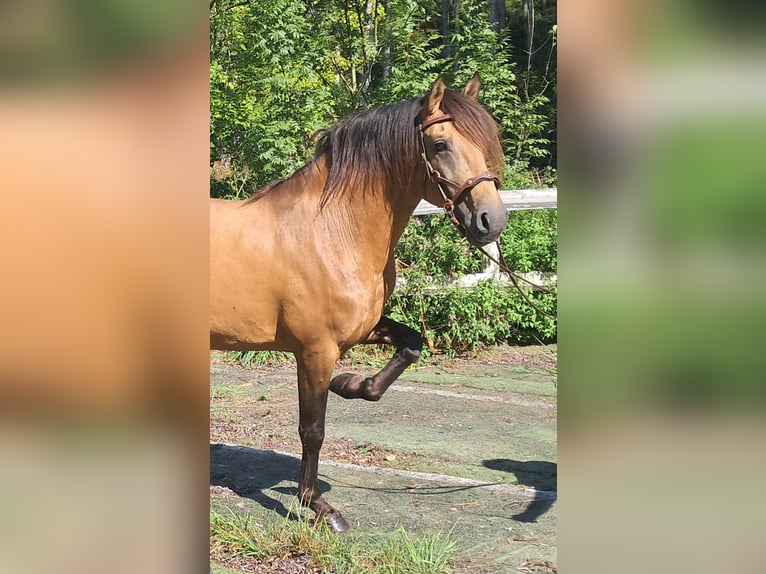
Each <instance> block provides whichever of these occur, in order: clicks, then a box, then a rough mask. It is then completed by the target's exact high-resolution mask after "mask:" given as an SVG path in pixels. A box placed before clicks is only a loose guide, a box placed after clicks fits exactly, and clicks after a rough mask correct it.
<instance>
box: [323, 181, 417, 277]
mask: <svg viewBox="0 0 766 574" xmlns="http://www.w3.org/2000/svg"><path fill="white" fill-rule="evenodd" d="M316 175H318V176H319V178H318V179H320V180H322V184H323V183H324V181H323V180H324V179H326V173H321V174H316ZM422 186H423V183H422V179H421V178H418V177H417V176H416V177H413V178H412V182H411V183H410V185H409V188H408V189H405V190H396V189H380V190H378V191H377V192H375V193H363V192H360V193H351V194H349V195H348V196H347V197H341V198H336V199H334V200H330V203H329V204H328V205H327V206H326V208H325V209H327V210H328V215H329V216H330V219H329V221H331V222H333V220H334V222H333V225H334V226H336V231H337V232H338V233H339V234H340V235H341V237H342V238H343V240H344V241H350V242H353V244H354V245H355V246H358V247H359V248H360V249H363V250H364V251H365V252H366V253H367V254H368V255H369V256H370V257H371V258H372V259H373V260H375V261H376V264H375V267H380V268H381V269H383V268H384V267H385V265H386V264H387V263H388V262H389V261H390V259H391V258H392V257H393V251H394V247H395V246H396V244H397V243H398V241H399V238H400V237H401V235H402V233H403V232H404V228H405V227H406V226H407V223H408V222H409V219H410V217H411V216H412V212H413V211H414V210H415V207H417V205H418V203H419V201H420V199H422V197H423V189H422Z"/></svg>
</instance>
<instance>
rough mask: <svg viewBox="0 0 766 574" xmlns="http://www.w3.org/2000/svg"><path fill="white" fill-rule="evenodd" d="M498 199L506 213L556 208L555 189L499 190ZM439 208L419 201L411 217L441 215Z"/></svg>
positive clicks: (441, 210) (441, 211)
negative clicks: (500, 200)
mask: <svg viewBox="0 0 766 574" xmlns="http://www.w3.org/2000/svg"><path fill="white" fill-rule="evenodd" d="M500 199H502V200H503V204H504V205H505V207H506V209H508V211H518V210H520V209H556V208H557V207H558V199H557V190H556V188H555V187H553V188H548V189H511V190H501V191H500ZM443 211H444V210H443V209H442V208H441V207H436V206H435V205H431V204H430V203H428V202H427V201H421V202H420V203H419V204H418V206H417V207H416V208H415V212H414V213H413V214H412V215H436V214H438V213H443Z"/></svg>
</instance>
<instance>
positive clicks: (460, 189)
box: [418, 114, 500, 219]
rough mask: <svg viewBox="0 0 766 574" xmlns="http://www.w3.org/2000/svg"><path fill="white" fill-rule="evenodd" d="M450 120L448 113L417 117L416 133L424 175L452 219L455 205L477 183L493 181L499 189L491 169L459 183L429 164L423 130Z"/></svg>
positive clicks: (497, 179) (462, 199)
mask: <svg viewBox="0 0 766 574" xmlns="http://www.w3.org/2000/svg"><path fill="white" fill-rule="evenodd" d="M452 121H455V120H454V118H453V117H452V116H451V115H449V114H442V115H441V116H437V117H435V118H431V119H430V120H427V121H425V122H424V121H422V120H420V118H418V134H419V138H420V156H421V157H422V158H423V163H425V166H426V176H427V177H428V179H429V180H430V181H431V182H432V183H435V184H436V187H437V188H438V189H439V193H441V195H442V198H443V199H444V211H446V212H447V215H449V216H450V218H452V219H454V218H455V215H454V213H455V206H456V205H458V204H459V203H460V202H461V201H464V200H465V198H466V197H468V192H470V191H471V190H472V189H473V188H474V187H476V186H477V185H479V184H480V183H481V182H482V181H493V182H495V188H496V189H499V188H500V178H498V177H497V175H495V174H494V173H492V172H491V171H489V170H487V171H485V172H484V173H481V174H479V175H477V176H476V177H470V178H468V179H467V180H465V181H464V182H463V183H462V184H459V183H457V182H455V181H452V180H451V179H447V178H446V177H444V176H442V174H440V173H439V171H438V170H437V169H435V168H434V166H433V165H432V164H431V161H430V160H429V159H428V155H427V154H426V142H425V137H424V134H423V132H424V131H425V130H426V129H428V128H429V127H431V126H432V125H434V124H440V123H442V122H452ZM448 189H451V190H452V194H451V195H450V193H448V191H447V190H448Z"/></svg>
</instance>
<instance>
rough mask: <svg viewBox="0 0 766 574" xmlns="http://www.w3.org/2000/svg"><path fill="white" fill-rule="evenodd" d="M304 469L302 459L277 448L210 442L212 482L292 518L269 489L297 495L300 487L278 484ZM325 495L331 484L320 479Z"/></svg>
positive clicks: (292, 478)
mask: <svg viewBox="0 0 766 574" xmlns="http://www.w3.org/2000/svg"><path fill="white" fill-rule="evenodd" d="M299 471H300V460H298V459H296V458H294V457H291V456H286V455H283V454H279V453H277V452H274V451H268V450H256V449H252V448H246V447H240V446H231V445H225V444H211V445H210V484H211V485H213V486H224V487H226V488H228V489H230V490H231V491H233V492H235V493H236V494H237V495H239V496H241V497H243V498H249V499H250V500H254V501H255V502H257V503H258V504H260V505H261V506H262V507H263V508H265V509H266V510H271V511H274V512H277V513H278V514H280V515H281V516H283V517H285V518H288V517H292V514H291V513H290V511H289V510H288V509H287V508H286V507H285V505H284V504H283V503H282V502H281V501H279V500H277V499H275V498H272V497H271V496H269V495H268V494H266V491H267V490H272V491H276V492H280V493H282V494H285V495H289V496H296V494H297V488H296V487H277V485H278V484H279V483H281V482H284V481H285V480H295V479H297V477H298V473H299ZM317 486H318V487H319V490H320V492H321V493H322V494H324V493H326V492H328V491H329V490H330V485H329V484H327V483H326V482H324V481H322V480H319V481H317Z"/></svg>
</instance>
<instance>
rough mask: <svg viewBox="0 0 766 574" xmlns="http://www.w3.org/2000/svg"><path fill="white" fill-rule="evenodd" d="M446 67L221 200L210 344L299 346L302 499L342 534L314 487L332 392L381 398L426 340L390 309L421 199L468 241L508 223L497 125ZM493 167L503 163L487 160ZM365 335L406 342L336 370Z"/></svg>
mask: <svg viewBox="0 0 766 574" xmlns="http://www.w3.org/2000/svg"><path fill="white" fill-rule="evenodd" d="M480 85H481V84H480V79H479V76H478V74H477V75H475V76H474V77H473V78H472V79H471V80H469V81H468V83H467V84H466V85H465V87H464V88H463V90H461V91H459V92H458V91H452V90H448V89H447V88H446V86H445V83H444V80H443V79H442V78H441V77H439V78H438V79H437V80H436V81H435V82H434V83H433V85H432V86H431V89H430V91H429V92H428V93H427V94H426V95H425V96H424V97H421V98H414V99H411V100H408V101H404V102H400V103H397V104H392V105H388V106H384V107H379V108H375V109H371V110H367V111H362V112H357V113H356V114H354V115H351V116H350V117H348V118H346V119H344V120H341V121H340V122H339V123H337V124H336V125H335V126H334V127H332V128H330V129H328V130H325V131H324V132H322V133H321V135H320V136H319V138H318V141H317V144H316V149H315V153H314V156H313V158H312V159H311V161H309V162H308V163H307V164H306V165H304V166H303V167H302V168H300V169H298V170H297V171H296V172H295V173H294V174H293V175H292V176H290V177H289V178H288V179H286V180H279V181H277V182H272V183H271V184H268V185H267V186H266V187H265V188H263V189H261V190H260V191H258V192H256V193H255V194H254V195H253V196H252V197H251V198H249V199H247V200H239V201H232V200H221V199H211V208H210V277H211V284H210V304H211V316H210V347H211V349H215V350H240V351H246V350H271V351H286V352H290V353H292V354H293V355H294V356H295V359H296V364H297V375H298V402H299V425H298V433H299V436H300V439H301V444H302V451H303V454H302V458H301V470H300V476H299V480H298V492H297V494H298V498H299V500H300V503H301V505H302V506H303V507H308V508H310V509H311V510H313V511H314V513H315V519H314V520H315V522H316V523H320V522H321V521H325V522H326V524H327V525H328V526H329V527H330V528H331V529H332V530H333V531H335V532H344V531H346V530H348V528H349V525H348V523H347V522H346V520H345V519H344V518H343V516H342V515H341V513H340V512H339V511H338V510H336V509H335V508H333V507H332V506H331V505H330V504H329V503H328V502H327V501H326V500H324V498H323V497H322V496H321V494H320V492H319V490H318V489H317V484H316V482H317V471H318V464H319V452H320V449H321V447H322V442H323V441H324V432H325V411H326V407H327V397H328V391H332V392H334V393H336V394H338V395H340V396H341V397H343V398H346V399H355V398H360V399H364V400H367V401H377V400H379V399H380V398H381V396H382V395H383V393H384V392H385V391H386V389H387V388H388V387H389V386H390V385H391V384H392V383H393V382H394V380H395V379H396V378H397V377H398V376H399V375H400V374H401V373H402V372H403V371H404V370H405V369H406V368H407V367H408V366H409V365H410V364H412V363H413V362H415V361H416V360H417V359H418V358H419V356H420V352H421V349H422V338H421V335H420V333H418V332H417V331H415V330H413V329H411V328H410V327H408V326H406V325H403V324H400V323H397V322H396V321H393V320H391V319H389V318H388V317H385V316H383V305H384V303H385V301H386V300H387V299H388V297H389V296H390V295H391V293H392V291H393V289H394V284H395V281H396V271H395V264H394V247H395V246H396V244H397V242H398V240H399V237H400V236H401V234H402V232H403V231H404V228H405V226H406V225H407V222H408V220H409V218H410V217H411V215H412V213H413V211H414V210H415V207H416V206H417V205H418V203H419V202H420V200H421V199H425V200H427V201H428V202H430V203H432V204H434V205H437V206H441V205H444V207H445V209H446V210H447V212H448V213H450V215H451V217H452V218H453V219H454V221H455V222H456V223H457V224H459V225H460V228H461V229H462V231H463V234H464V235H465V237H466V238H467V239H468V241H469V242H470V243H472V244H474V245H476V246H483V245H486V244H488V243H490V242H492V241H495V240H496V239H497V238H498V236H499V235H500V233H501V232H502V231H503V230H504V229H505V227H506V225H507V223H508V215H507V211H506V209H505V207H504V205H503V203H502V201H501V199H500V196H499V194H498V187H499V180H498V177H497V176H496V175H495V172H496V171H499V170H500V169H501V168H502V163H503V153H502V148H501V145H500V139H499V136H498V128H497V124H496V123H495V122H494V120H493V119H492V117H491V116H490V115H489V113H488V112H487V111H486V110H485V109H484V108H483V107H482V106H481V105H480V104H479V103H478V100H477V98H478V95H479V90H480ZM491 170H495V171H491ZM359 344H365V345H366V344H388V345H393V346H394V347H395V348H396V351H395V353H394V356H393V357H392V358H391V360H390V361H389V362H388V363H387V364H386V365H385V366H384V367H383V368H382V369H381V370H380V371H379V372H378V373H376V374H375V375H373V376H371V377H364V376H362V375H358V374H352V373H341V374H338V375H336V376H334V377H333V376H332V375H333V370H334V368H335V364H336V361H337V360H338V359H339V358H340V357H341V356H342V355H343V354H344V353H345V352H346V351H348V350H349V349H350V348H351V347H353V346H355V345H359Z"/></svg>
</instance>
